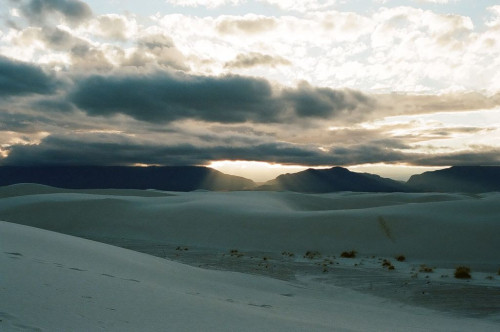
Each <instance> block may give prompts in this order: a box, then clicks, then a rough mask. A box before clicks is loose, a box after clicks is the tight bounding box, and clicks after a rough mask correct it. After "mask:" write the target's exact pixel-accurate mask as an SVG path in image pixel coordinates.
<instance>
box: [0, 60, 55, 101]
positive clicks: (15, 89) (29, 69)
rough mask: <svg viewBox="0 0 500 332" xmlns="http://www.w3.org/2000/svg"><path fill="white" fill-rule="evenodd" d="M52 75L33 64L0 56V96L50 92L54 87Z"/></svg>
mask: <svg viewBox="0 0 500 332" xmlns="http://www.w3.org/2000/svg"><path fill="white" fill-rule="evenodd" d="M56 85H57V83H56V80H55V79H54V77H52V76H50V75H48V74H46V73H45V72H44V71H43V70H42V69H40V68H39V67H36V66H34V65H31V64H28V63H24V62H20V61H16V60H12V59H9V58H6V57H3V56H0V96H1V97H8V96H19V95H27V94H32V93H36V94H50V93H52V92H53V91H54V90H55V88H56Z"/></svg>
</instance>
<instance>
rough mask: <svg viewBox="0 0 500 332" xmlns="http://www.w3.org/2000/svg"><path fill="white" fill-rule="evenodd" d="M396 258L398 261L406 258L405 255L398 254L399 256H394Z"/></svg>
mask: <svg viewBox="0 0 500 332" xmlns="http://www.w3.org/2000/svg"><path fill="white" fill-rule="evenodd" d="M396 260H397V261H398V262H404V261H405V260H406V257H405V256H403V255H399V256H397V257H396Z"/></svg>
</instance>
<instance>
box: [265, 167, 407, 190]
mask: <svg viewBox="0 0 500 332" xmlns="http://www.w3.org/2000/svg"><path fill="white" fill-rule="evenodd" d="M257 189H258V190H289V191H296V192H304V193H327V192H336V191H364V192H398V191H408V189H407V188H406V186H405V185H404V184H403V183H400V182H398V181H395V180H392V179H387V178H383V177H381V176H378V175H374V174H369V173H356V172H351V171H349V170H348V169H346V168H343V167H333V168H330V169H312V168H310V169H307V170H305V171H302V172H298V173H294V174H283V175H280V176H278V177H277V178H276V179H274V180H271V181H269V182H266V183H265V184H264V185H262V186H260V187H258V188H257Z"/></svg>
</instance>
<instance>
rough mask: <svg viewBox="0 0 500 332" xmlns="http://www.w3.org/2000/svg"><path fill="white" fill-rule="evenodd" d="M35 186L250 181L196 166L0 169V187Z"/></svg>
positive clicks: (219, 185)
mask: <svg viewBox="0 0 500 332" xmlns="http://www.w3.org/2000/svg"><path fill="white" fill-rule="evenodd" d="M16 183H38V184H43V185H48V186H52V187H58V188H67V189H107V188H114V189H159V190H168V191H192V190H197V189H205V190H212V191H226V190H246V189H252V188H253V187H255V183H254V182H253V181H251V180H248V179H245V178H243V177H239V176H233V175H227V174H224V173H221V172H219V171H217V170H214V169H211V168H207V167H198V166H165V167H127V166H40V167H36V166H30V167H23V166H3V167H0V186H5V185H10V184H16Z"/></svg>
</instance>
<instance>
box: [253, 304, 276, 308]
mask: <svg viewBox="0 0 500 332" xmlns="http://www.w3.org/2000/svg"><path fill="white" fill-rule="evenodd" d="M248 305H250V306H252V307H259V308H272V307H273V306H272V305H270V304H255V303H248Z"/></svg>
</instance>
